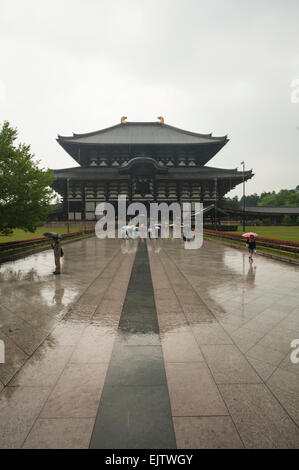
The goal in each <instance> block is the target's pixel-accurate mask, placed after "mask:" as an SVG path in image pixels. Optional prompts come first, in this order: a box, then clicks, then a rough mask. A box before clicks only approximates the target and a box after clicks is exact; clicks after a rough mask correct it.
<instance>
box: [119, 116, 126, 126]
mask: <svg viewBox="0 0 299 470" xmlns="http://www.w3.org/2000/svg"><path fill="white" fill-rule="evenodd" d="M126 119H127V116H122V117H121V118H120V122H121V124H126Z"/></svg>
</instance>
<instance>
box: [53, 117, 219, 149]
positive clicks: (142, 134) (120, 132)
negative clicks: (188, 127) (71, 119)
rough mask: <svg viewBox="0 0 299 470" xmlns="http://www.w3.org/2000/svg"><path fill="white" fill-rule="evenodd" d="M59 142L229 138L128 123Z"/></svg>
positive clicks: (212, 140) (199, 141)
mask: <svg viewBox="0 0 299 470" xmlns="http://www.w3.org/2000/svg"><path fill="white" fill-rule="evenodd" d="M57 140H58V142H59V143H61V144H63V143H65V144H66V143H71V144H83V145H86V144H89V145H101V144H116V145H121V144H209V143H222V144H223V145H224V144H225V143H226V142H227V141H228V138H227V136H222V137H213V136H212V134H198V133H195V132H189V131H185V130H183V129H179V128H178V127H174V126H169V125H168V124H162V123H160V122H126V123H125V124H117V125H115V126H112V127H108V128H106V129H102V130H99V131H95V132H90V133H87V134H73V136H60V135H58V139H57Z"/></svg>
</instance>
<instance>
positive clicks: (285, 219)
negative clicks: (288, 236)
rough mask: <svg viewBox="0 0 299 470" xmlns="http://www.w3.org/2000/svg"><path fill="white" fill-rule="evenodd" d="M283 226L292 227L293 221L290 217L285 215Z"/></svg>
mask: <svg viewBox="0 0 299 470" xmlns="http://www.w3.org/2000/svg"><path fill="white" fill-rule="evenodd" d="M281 225H292V219H291V217H290V216H289V215H284V216H283V219H282V222H281Z"/></svg>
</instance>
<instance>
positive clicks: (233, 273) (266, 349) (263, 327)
mask: <svg viewBox="0 0 299 470" xmlns="http://www.w3.org/2000/svg"><path fill="white" fill-rule="evenodd" d="M137 244H138V242H137V241H133V240H112V239H110V240H99V239H96V238H94V239H87V240H82V241H80V242H76V243H74V244H70V245H68V246H66V248H65V257H64V258H63V267H62V272H63V274H62V275H61V276H60V277H59V276H53V274H52V269H53V267H54V266H53V264H54V263H53V254H52V253H51V252H50V251H49V252H42V253H39V254H36V255H32V256H28V257H27V258H25V259H24V260H18V261H15V262H14V263H5V264H3V265H2V266H1V268H0V281H1V282H0V293H1V300H0V339H3V340H4V342H5V346H6V356H7V361H6V363H5V364H4V365H0V381H1V382H0V391H1V389H2V393H1V394H0V448H1V447H2V448H20V447H24V448H41V447H42V448H56V447H65V448H80V447H82V448H88V447H89V445H90V440H91V436H92V432H93V429H96V428H94V423H95V419H96V417H97V416H98V418H97V426H98V429H101V432H102V436H103V435H104V434H105V429H106V431H107V435H109V432H110V433H111V432H112V433H113V432H116V431H115V430H114V431H113V429H115V423H116V422H118V421H119V419H120V420H121V419H124V420H125V421H126V432H127V441H128V442H130V445H132V439H133V440H134V442H135V447H136V448H140V447H141V448H142V446H144V445H145V441H144V440H143V439H142V436H143V434H142V432H139V431H138V429H139V430H140V429H141V428H142V426H143V423H142V422H141V421H142V420H141V421H140V419H139V418H140V413H139V414H138V416H139V418H138V419H137V415H136V413H135V415H136V416H135V415H134V412H132V413H131V414H127V415H125V414H123V415H121V416H120V415H119V416H116V414H115V413H116V411H115V410H116V408H115V406H114V405H113V403H114V404H115V403H118V405H119V406H121V408H119V409H121V410H123V409H125V408H126V406H127V407H129V405H132V403H133V402H134V400H135V402H136V406H137V408H136V409H139V410H140V412H141V411H142V416H143V419H144V425H145V426H146V422H148V419H149V416H150V414H151V410H153V406H154V408H155V410H161V409H164V408H165V406H167V402H168V403H170V408H171V417H172V423H173V427H174V431H175V439H176V446H177V447H178V448H207V447H208V448H227V447H234V448H242V447H247V448H259V447H262V448H287V447H291V448H292V447H296V448H298V447H299V433H298V425H299V405H298V403H299V364H293V363H292V362H291V360H290V353H291V346H290V343H291V341H292V340H293V339H295V338H299V320H298V318H299V291H298V281H299V268H298V267H296V266H292V265H289V264H286V263H281V262H278V261H274V260H270V259H267V258H264V257H263V258H259V257H258V256H257V257H256V260H255V261H254V263H253V264H250V263H249V261H248V257H247V255H246V254H245V252H243V251H242V250H237V249H233V248H229V247H226V246H223V245H221V244H218V243H216V242H213V241H206V240H205V241H204V245H203V247H202V248H201V249H200V250H184V248H183V247H184V245H183V242H182V241H180V240H160V239H159V240H148V241H147V242H146V241H143V242H142V241H140V242H139V245H140V247H141V252H142V253H143V254H142V256H145V248H147V252H148V261H149V266H150V272H149V271H148V268H147V267H146V266H147V261H146V259H147V258H146V257H144V259H143V261H142V262H140V259H141V258H140V256H139V255H138V253H141V252H140V251H137V252H136V250H137ZM136 253H137V254H136ZM135 257H136V260H135ZM132 266H134V268H133V271H132ZM131 272H132V279H131V281H130V276H131ZM150 277H151V281H150ZM153 294H154V297H153ZM153 298H154V304H153ZM159 350H160V352H161V354H160V353H159V354H158V353H157V351H159ZM157 354H158V355H157ZM162 359H163V361H162ZM161 361H162V362H161ZM146 364H147V365H148V364H150V367H148V366H147V365H146ZM161 364H162V365H161ZM113 365H114V366H113ZM110 366H111V367H112V366H113V367H112V368H111V367H110ZM108 367H109V369H108ZM164 367H165V372H166V376H165V375H164V378H165V377H166V384H167V393H168V396H167V394H166V396H165V389H164V388H165V383H164V382H163V383H160V382H159V380H160V379H159V380H158V376H159V374H160V375H161V373H162V369H163V368H164ZM107 370H108V371H109V370H110V372H108V375H107ZM149 370H151V371H152V373H150V374H149ZM163 370H164V369H163ZM159 377H160V376H159ZM149 379H153V380H154V381H155V380H156V381H157V380H158V382H159V383H158V382H157V383H156V384H153V383H151V382H147V383H146V384H145V383H143V382H142V381H144V380H147V381H148V380H149ZM119 381H121V383H120V382H119ZM138 381H141V382H140V383H139V382H138ZM164 381H165V380H164ZM145 385H146V386H145ZM136 387H137V388H138V387H139V388H138V393H137V394H136V390H137V388H136ZM149 387H152V388H149ZM163 387H164V388H163ZM120 388H121V391H120ZM108 389H109V394H108V395H107V393H106V394H105V390H108ZM129 389H130V390H129ZM162 389H163V390H162ZM102 390H104V391H103V397H104V401H103V403H104V404H105V407H104V410H102V415H101V405H100V407H99V404H100V400H101V395H102ZM120 392H121V394H120ZM129 392H130V393H129ZM151 392H152V393H151ZM132 400H133V401H132ZM138 407H139V408H138ZM101 416H102V417H103V421H102V420H101V419H102V418H101ZM117 419H118V421H117ZM168 419H169V416H168V417H167V420H168ZM99 420H100V421H99ZM167 420H166V421H167ZM166 421H165V420H164V421H163V420H162V421H161V422H159V426H161V428H159V429H160V430H161V429H162V430H163V429H164V432H166V434H167V433H170V431H169V429H170V427H167V426H168V425H167V426H166V427H165V423H166ZM109 422H110V423H112V425H111V427H109ZM167 422H168V421H167ZM113 423H114V424H113ZM107 426H108V427H107ZM113 426H114V428H113ZM167 429H168V431H165V430H167ZM151 432H154V430H152V431H151ZM134 436H135V437H134ZM138 436H139V437H138ZM151 437H153V436H147V439H148V438H149V439H151ZM168 437H170V435H167V436H166V440H167V438H168ZM112 440H113V439H111V442H112ZM170 440H171V439H170ZM152 442H154V440H153V441H152ZM163 442H164V441H163ZM165 442H166V441H165ZM165 442H164V445H165ZM169 442H170V441H169ZM105 445H106V446H107V442H106V444H105ZM93 446H94V447H96V446H97V443H95V441H94V444H93ZM108 446H109V443H108ZM124 446H125V444H124ZM153 446H154V447H157V442H155V444H153ZM112 447H113V446H112Z"/></svg>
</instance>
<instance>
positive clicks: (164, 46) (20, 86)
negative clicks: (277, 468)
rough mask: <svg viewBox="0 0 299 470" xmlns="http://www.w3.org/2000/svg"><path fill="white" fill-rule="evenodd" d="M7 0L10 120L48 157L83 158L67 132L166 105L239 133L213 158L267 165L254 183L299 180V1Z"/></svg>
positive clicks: (269, 185) (2, 31)
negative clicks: (61, 138) (70, 148)
mask: <svg viewBox="0 0 299 470" xmlns="http://www.w3.org/2000/svg"><path fill="white" fill-rule="evenodd" d="M0 8H1V11H0V39H1V43H0V44H1V69H0V82H1V84H2V88H1V89H2V90H5V99H3V98H2V100H1V99H0V121H3V120H4V119H8V120H9V121H10V122H11V124H13V125H15V126H17V127H18V128H19V131H20V139H21V140H23V141H25V142H28V143H31V144H32V150H33V151H34V152H35V154H36V156H37V157H38V158H41V160H42V164H43V165H44V166H49V167H52V168H59V167H67V166H73V161H72V159H71V158H70V157H69V156H68V155H67V154H66V153H65V152H64V151H63V150H62V149H61V148H60V147H59V146H58V144H57V143H56V141H55V137H56V135H57V133H61V134H70V133H71V132H72V131H74V132H88V131H92V130H96V129H100V128H102V127H107V126H109V125H113V124H115V123H116V122H118V121H119V118H120V116H122V115H123V114H125V115H127V116H128V117H129V120H144V121H150V120H155V119H156V116H158V115H160V114H162V115H164V116H165V119H166V122H167V123H169V124H172V125H175V126H178V127H182V128H185V129H189V130H193V131H197V132H211V131H213V133H214V134H216V135H217V134H218V135H223V134H228V135H229V138H230V139H231V140H230V142H229V143H228V144H227V146H226V147H225V148H224V149H223V150H222V151H221V152H220V153H219V155H217V156H216V157H215V158H214V159H213V160H212V162H211V164H212V165H214V166H220V167H223V168H225V167H227V168H229V167H231V168H234V167H236V166H238V165H239V163H240V162H241V161H242V160H243V159H245V161H246V165H247V167H249V168H253V169H254V171H255V173H256V176H255V177H254V179H253V180H252V181H251V182H249V183H248V191H249V192H254V191H257V192H260V191H262V190H264V189H266V190H270V189H276V190H279V189H280V188H282V187H285V188H291V187H294V186H295V185H297V184H299V181H298V179H297V178H298V169H297V168H298V164H297V152H298V143H299V131H298V130H297V127H298V126H299V104H294V103H292V102H291V100H290V94H291V88H290V84H291V81H292V80H294V79H296V78H299V52H298V39H299V33H298V26H297V19H298V17H299V4H298V2H297V0H287V1H283V0H272V1H271V2H269V1H268V0H252V1H249V0H242V1H240V0H217V1H216V0H187V1H183V0H160V1H157V0H152V1H151V2H147V1H145V0H139V1H137V0H128V1H127V2H124V1H120V0H113V1H111V0H109V1H107V0H84V1H83V0H81V1H79V0H71V1H66V0H63V1H61V0H60V1H57V0H52V1H48V0H44V1H43V2H40V1H37V0H23V1H19V0H2V2H1V7H0ZM2 95H3V92H2ZM236 192H237V193H238V194H240V192H241V190H235V192H234V193H236ZM234 193H232V194H234Z"/></svg>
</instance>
